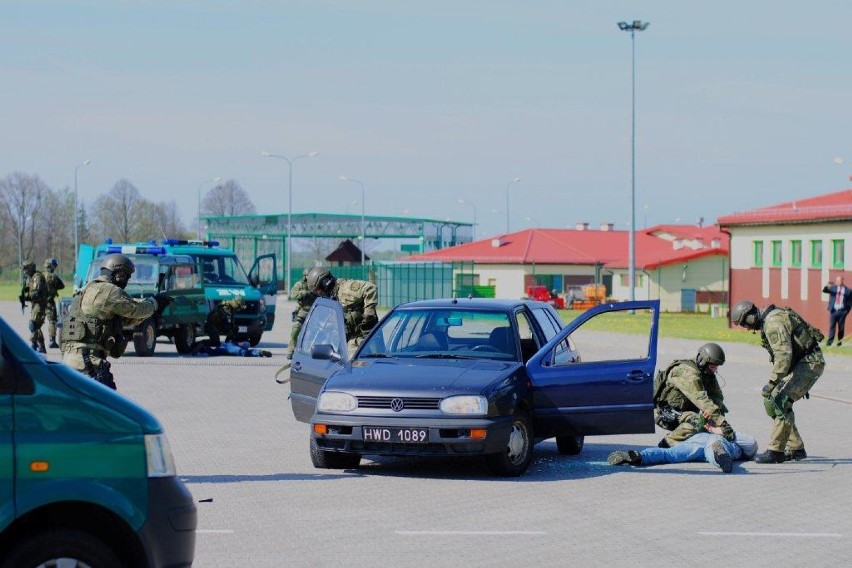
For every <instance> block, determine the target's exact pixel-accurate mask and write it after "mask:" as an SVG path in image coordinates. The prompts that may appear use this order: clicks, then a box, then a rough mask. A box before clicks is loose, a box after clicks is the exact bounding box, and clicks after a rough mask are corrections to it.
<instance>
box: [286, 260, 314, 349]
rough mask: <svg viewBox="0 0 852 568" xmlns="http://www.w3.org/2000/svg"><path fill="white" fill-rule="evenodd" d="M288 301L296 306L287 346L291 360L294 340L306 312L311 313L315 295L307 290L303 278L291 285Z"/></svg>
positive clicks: (296, 337) (297, 336)
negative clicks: (291, 301)
mask: <svg viewBox="0 0 852 568" xmlns="http://www.w3.org/2000/svg"><path fill="white" fill-rule="evenodd" d="M290 299H291V300H293V301H294V302H296V303H297V306H296V309H295V311H293V327H292V329H291V330H290V342H289V343H288V344H287V358H288V359H292V358H293V353H294V352H295V351H296V340H297V339H299V331H301V329H302V324H303V323H305V318H306V317H308V312H309V311H311V306H313V305H314V300H316V299H317V295H316V294H314V293H313V292H312V291H311V290H308V286H307V283H306V282H305V278H304V276H303V277H302V279H301V280H299V281H298V282H296V283H295V284H293V288H292V289H291V290H290Z"/></svg>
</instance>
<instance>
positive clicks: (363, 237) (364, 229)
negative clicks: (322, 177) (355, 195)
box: [340, 176, 367, 270]
mask: <svg viewBox="0 0 852 568" xmlns="http://www.w3.org/2000/svg"><path fill="white" fill-rule="evenodd" d="M340 181H351V182H352V183H357V184H358V185H360V186H361V269H362V270H363V268H364V246H365V245H366V244H367V225H366V224H365V223H364V219H365V217H366V211H367V190H366V189H364V182H362V181H361V180H358V179H354V178H351V177H349V176H340Z"/></svg>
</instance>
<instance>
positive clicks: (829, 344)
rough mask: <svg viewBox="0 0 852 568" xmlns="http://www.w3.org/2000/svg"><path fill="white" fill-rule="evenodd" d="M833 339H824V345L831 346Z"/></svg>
mask: <svg viewBox="0 0 852 568" xmlns="http://www.w3.org/2000/svg"><path fill="white" fill-rule="evenodd" d="M833 341H834V340H833V339H829V340H828V341H826V342H825V346H826V347H831V343H832V342H833Z"/></svg>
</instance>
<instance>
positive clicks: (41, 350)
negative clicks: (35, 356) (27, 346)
mask: <svg viewBox="0 0 852 568" xmlns="http://www.w3.org/2000/svg"><path fill="white" fill-rule="evenodd" d="M38 352H39V353H47V348H46V347H45V346H44V339H39V340H38Z"/></svg>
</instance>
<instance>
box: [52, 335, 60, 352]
mask: <svg viewBox="0 0 852 568" xmlns="http://www.w3.org/2000/svg"><path fill="white" fill-rule="evenodd" d="M50 348H51V349H59V344H58V343H56V338H55V337H51V338H50Z"/></svg>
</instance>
